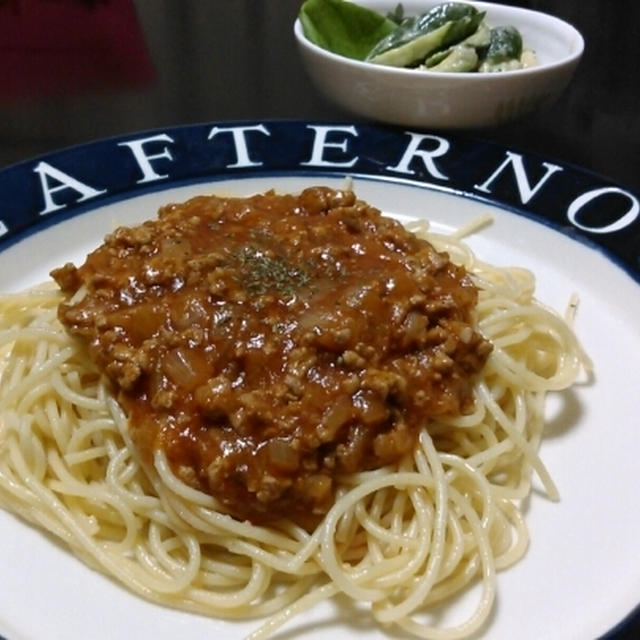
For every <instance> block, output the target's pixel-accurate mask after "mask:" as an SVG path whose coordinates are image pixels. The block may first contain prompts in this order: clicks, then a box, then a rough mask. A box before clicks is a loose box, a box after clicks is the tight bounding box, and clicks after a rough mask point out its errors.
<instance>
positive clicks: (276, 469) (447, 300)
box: [52, 187, 491, 526]
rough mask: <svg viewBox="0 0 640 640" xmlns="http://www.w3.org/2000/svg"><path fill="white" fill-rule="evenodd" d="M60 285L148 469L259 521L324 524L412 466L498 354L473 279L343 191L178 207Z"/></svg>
mask: <svg viewBox="0 0 640 640" xmlns="http://www.w3.org/2000/svg"><path fill="white" fill-rule="evenodd" d="M52 276H53V277H54V279H56V281H57V282H58V284H59V285H60V287H61V289H62V290H63V291H64V293H65V294H67V297H68V299H67V301H66V302H63V303H62V304H61V305H60V309H59V317H60V320H61V321H62V322H63V324H64V325H65V326H66V327H67V329H68V331H69V332H70V333H71V334H72V335H74V336H78V337H79V338H80V339H82V340H84V341H85V342H86V344H87V347H88V352H89V355H90V357H91V358H92V359H93V360H94V361H95V362H96V364H97V365H98V367H100V368H101V369H102V371H103V372H104V373H105V374H106V375H107V376H108V377H109V378H110V379H111V380H112V381H113V383H114V385H115V386H116V388H117V390H118V397H119V400H120V402H121V404H122V405H123V407H124V408H125V410H126V411H127V412H128V415H129V425H130V430H131V433H132V437H133V441H134V442H135V443H136V446H137V447H138V449H139V450H140V453H141V456H142V458H143V460H145V461H147V462H150V461H151V459H152V456H153V453H154V451H155V450H156V449H162V450H163V451H164V453H165V454H166V457H167V459H168V461H169V463H170V465H171V467H172V469H173V471H174V472H175V473H176V475H177V476H178V477H180V478H181V479H182V480H183V481H184V482H186V483H188V484H189V485H191V486H193V487H195V488H197V489H200V490H202V491H204V492H207V493H209V494H211V495H212V496H214V497H215V498H216V499H218V500H219V501H220V502H221V503H222V504H223V505H224V508H225V509H226V510H227V511H228V512H229V513H231V514H232V515H234V516H236V517H238V518H247V519H250V520H252V521H254V522H266V521H269V520H272V519H274V518H279V517H287V518H290V519H293V520H295V521H297V522H299V523H301V524H303V525H305V526H307V525H311V524H312V522H313V521H317V519H318V518H320V517H321V516H322V514H324V513H326V511H327V510H328V509H329V508H330V506H331V505H332V503H333V500H334V495H335V490H336V478H337V477H338V475H339V474H344V473H353V472H357V471H361V470H365V469H374V468H378V467H380V466H382V465H387V464H390V463H394V462H397V461H398V460H399V459H401V458H402V457H403V456H406V455H408V454H410V453H411V451H412V449H413V447H414V445H415V442H416V439H417V436H418V433H419V432H420V430H421V429H423V428H428V424H429V421H430V420H431V419H433V418H436V417H438V416H445V415H446V416H449V415H458V414H461V413H465V412H467V411H469V410H470V408H471V405H472V402H473V398H472V378H473V376H474V375H475V374H477V373H478V372H479V371H480V370H481V368H482V367H483V365H484V362H485V360H486V358H487V356H488V354H489V352H490V350H491V345H490V344H489V343H488V342H487V341H486V340H484V339H483V338H482V336H481V335H480V334H479V333H478V332H477V330H476V329H475V327H474V322H473V315H474V308H475V305H476V302H477V289H476V287H475V286H474V285H473V283H472V282H471V280H470V278H469V275H468V274H467V273H466V272H465V270H464V269H463V268H462V267H459V266H456V265H454V264H453V263H452V262H451V261H450V260H449V258H448V256H447V255H446V254H444V253H439V252H437V251H436V250H435V249H434V248H433V247H432V246H431V245H430V244H429V243H428V242H426V241H424V240H422V239H420V238H418V237H416V236H415V235H414V234H412V233H409V232H408V231H407V230H405V229H404V227H403V226H402V225H401V224H399V223H398V222H396V221H394V220H392V219H390V218H387V217H384V216H382V215H381V213H380V212H379V211H378V210H377V209H375V208H374V207H372V206H370V205H368V204H367V203H365V202H363V201H360V200H358V199H357V198H356V196H355V195H354V193H353V192H351V191H346V190H345V191H340V190H333V189H329V188H326V187H312V188H309V189H306V190H304V191H303V192H302V193H301V194H299V195H297V196H296V195H279V194H276V193H274V192H272V191H269V192H267V193H264V194H259V195H255V196H251V197H248V198H239V197H237V198H234V197H229V198H223V197H217V196H200V197H196V198H193V199H191V200H189V201H187V202H185V203H182V204H171V205H167V206H165V207H163V208H162V209H161V210H160V212H159V215H158V217H157V219H155V220H151V221H148V222H145V223H144V224H142V225H140V226H137V227H131V228H129V227H122V228H119V229H117V230H116V231H115V232H114V233H112V234H111V235H109V236H108V237H107V238H106V240H105V242H104V244H102V245H101V246H100V247H99V248H97V249H96V250H95V251H94V252H93V253H91V254H90V255H89V256H88V257H87V260H86V262H85V263H84V264H83V265H82V266H80V267H75V266H74V265H70V264H67V265H65V266H63V267H61V268H60V269H58V270H55V271H53V272H52ZM81 288H83V289H84V292H83V296H82V297H81V298H80V299H78V300H77V301H74V302H70V301H69V298H70V297H71V296H72V295H74V294H76V293H77V292H78V290H79V289H81Z"/></svg>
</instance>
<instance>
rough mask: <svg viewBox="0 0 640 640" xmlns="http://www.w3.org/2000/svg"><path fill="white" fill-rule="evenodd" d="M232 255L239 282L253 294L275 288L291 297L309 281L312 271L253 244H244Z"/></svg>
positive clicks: (259, 293) (263, 292)
mask: <svg viewBox="0 0 640 640" xmlns="http://www.w3.org/2000/svg"><path fill="white" fill-rule="evenodd" d="M235 258H236V259H237V260H238V261H239V263H240V265H239V267H240V279H241V281H242V284H243V285H244V286H245V288H246V289H247V291H248V292H249V293H251V294H254V295H263V294H265V293H267V292H269V291H276V292H278V293H280V294H282V295H283V296H286V297H291V296H293V295H294V294H295V292H296V291H298V290H299V289H301V288H302V287H304V286H306V285H307V284H309V281H310V280H311V274H310V273H309V272H308V271H306V270H305V269H302V268H300V267H297V266H294V265H292V264H291V263H290V262H289V261H288V260H287V259H286V258H283V257H281V256H273V255H271V252H270V251H266V250H264V249H260V248H258V247H255V246H251V245H249V246H246V247H243V248H242V249H241V250H239V251H238V252H237V253H236V254H235Z"/></svg>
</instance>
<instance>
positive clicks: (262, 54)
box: [0, 0, 640, 638]
mask: <svg viewBox="0 0 640 640" xmlns="http://www.w3.org/2000/svg"><path fill="white" fill-rule="evenodd" d="M74 3H75V5H76V6H71V5H74ZM504 4H514V5H519V6H523V7H528V8H533V9H538V10H541V11H546V12H548V13H551V14H554V15H556V16H558V17H560V18H563V19H565V20H567V21H569V22H571V23H572V24H573V25H574V26H575V27H577V28H578V29H579V30H580V31H581V32H582V34H583V35H584V38H585V42H586V50H585V54H584V57H583V60H582V63H581V65H580V67H579V69H578V71H577V74H576V76H575V78H574V80H573V82H572V83H571V85H570V86H569V88H568V89H567V90H566V91H565V93H564V94H563V95H562V96H561V98H560V99H559V100H558V101H557V102H556V103H555V104H554V105H552V106H551V107H549V108H547V109H546V110H545V111H544V112H540V113H537V114H535V115H532V116H530V117H528V118H526V119H525V120H523V121H519V122H515V123H513V124H509V125H506V126H501V127H499V128H494V129H483V130H476V131H466V132H458V133H455V134H453V135H456V136H463V137H465V138H473V139H480V140H488V141H492V142H496V143H499V144H502V145H505V146H508V147H509V148H511V149H519V150H522V151H529V152H536V153H538V154H541V155H543V156H545V157H546V158H548V159H551V160H552V159H556V160H559V161H561V162H564V163H570V164H574V165H577V166H579V167H582V168H584V169H588V170H590V171H593V172H596V173H598V174H601V175H602V176H604V177H606V178H607V179H609V180H610V181H611V182H613V183H615V184H618V185H620V186H623V187H626V188H627V189H631V190H632V191H636V192H638V191H640V74H638V64H639V62H638V57H637V52H638V44H637V43H638V24H640V3H638V2H636V1H635V0H615V1H613V0H609V1H606V0H581V1H579V0H530V1H520V2H511V3H504ZM299 5H300V0H271V2H267V1H265V0H215V1H214V0H209V1H207V0H138V1H137V2H135V4H132V2H131V0H30V1H29V0H0V53H1V54H2V55H0V169H2V168H4V167H6V166H9V165H11V164H13V163H17V162H20V161H22V160H27V159H30V158H32V157H34V156H37V155H39V154H42V153H46V152H49V151H53V150H57V149H59V148H62V147H67V146H70V145H75V144H81V143H84V142H88V141H91V140H95V139H98V138H104V137H110V136H114V135H120V134H127V133H131V132H134V131H140V130H147V129H154V128H162V127H170V126H174V125H182V124H192V123H199V122H211V121H222V120H265V119H297V120H331V121H336V120H337V121H357V120H358V119H357V118H354V117H353V116H351V115H350V114H348V113H346V112H344V111H342V110H340V109H339V108H337V107H334V106H332V105H331V104H329V103H328V102H327V101H326V100H325V99H324V98H322V97H321V96H320V95H319V94H318V93H317V92H316V90H315V89H314V87H313V86H312V85H311V83H310V81H309V79H308V78H307V76H306V74H305V71H304V69H303V67H302V65H301V62H300V60H299V58H298V56H297V53H296V45H295V42H294V39H293V35H292V24H293V21H294V19H295V16H296V14H297V11H298V8H299ZM52 12H53V13H52ZM43 25H44V26H43ZM638 517H640V516H638ZM612 535H615V532H612ZM638 599H639V601H640V594H638ZM637 618H638V616H636V621H635V623H634V622H632V623H630V624H628V625H626V627H624V628H623V630H622V631H621V632H620V634H619V635H616V636H615V637H616V638H618V637H620V638H622V637H624V638H632V637H633V638H637V637H640V620H638V619H637ZM612 637H613V636H612Z"/></svg>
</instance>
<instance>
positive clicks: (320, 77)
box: [294, 0, 584, 129]
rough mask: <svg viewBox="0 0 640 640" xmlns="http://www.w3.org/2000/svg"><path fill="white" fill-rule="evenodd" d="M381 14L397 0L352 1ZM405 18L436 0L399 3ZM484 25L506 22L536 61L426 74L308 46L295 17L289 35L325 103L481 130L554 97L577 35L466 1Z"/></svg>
mask: <svg viewBox="0 0 640 640" xmlns="http://www.w3.org/2000/svg"><path fill="white" fill-rule="evenodd" d="M356 2H357V4H360V5H362V6H366V7H370V8H371V9H375V10H376V11H379V12H381V13H386V12H387V11H393V9H394V8H395V7H396V5H397V0H356ZM402 4H403V7H404V10H405V15H416V14H418V13H424V12H425V11H427V10H428V9H430V8H431V7H432V6H435V5H436V4H439V2H438V1H437V0H435V1H433V0H404V1H403V3H402ZM470 4H473V5H474V6H475V7H477V8H478V9H479V10H481V11H486V17H485V20H486V21H487V23H488V24H489V25H491V26H499V25H513V26H515V27H516V28H517V29H518V30H519V31H520V33H521V34H522V39H523V42H524V46H525V48H527V49H532V50H533V51H534V52H535V54H536V56H537V58H538V61H539V65H538V66H536V67H531V68H528V69H521V70H517V71H502V72H497V73H434V72H426V71H419V70H415V69H398V68H393V67H387V66H382V65H376V64H371V63H367V62H360V61H357V60H351V59H349V58H345V57H343V56H339V55H336V54H334V53H331V52H329V51H326V50H324V49H322V48H321V47H318V46H317V45H315V44H313V43H311V42H310V41H309V40H307V39H306V37H305V36H304V32H303V29H302V25H301V23H300V20H296V22H295V24H294V34H295V37H296V40H297V43H298V47H299V51H300V54H301V56H302V59H303V62H304V64H305V67H306V69H307V71H308V73H309V75H310V77H311V78H312V80H313V81H314V82H315V84H316V85H317V87H318V88H319V89H320V90H321V91H322V92H323V93H324V94H325V95H326V96H327V97H328V98H329V99H330V100H332V101H333V102H335V103H337V104H339V105H340V106H342V107H344V108H345V109H347V110H348V111H351V112H353V113H355V114H358V115H360V116H364V117H366V118H370V119H372V120H376V121H379V122H386V123H390V124H397V125H405V126H412V127H426V128H458V129H459V128H472V127H486V126H493V125H497V124H501V123H504V122H506V121H508V120H512V119H514V118H516V117H522V116H524V115H526V114H528V113H530V112H532V111H534V110H536V109H538V108H540V107H542V106H546V105H547V104H549V103H551V102H552V101H554V100H555V99H556V98H557V97H558V96H559V94H560V93H561V92H562V90H563V89H564V88H565V87H566V85H567V84H568V83H569V81H570V80H571V77H572V76H573V73H574V71H575V69H576V67H577V65H578V62H579V61H580V58H581V57H582V52H583V50H584V40H583V38H582V36H581V35H580V33H579V32H578V31H577V30H576V29H575V28H574V27H572V26H571V25H570V24H568V23H566V22H564V21H562V20H560V19H558V18H555V17H553V16H550V15H547V14H545V13H540V12H537V11H531V10H529V9H520V8H517V7H510V6H506V5H500V4H494V3H491V2H471V3H470Z"/></svg>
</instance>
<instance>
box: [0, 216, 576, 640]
mask: <svg viewBox="0 0 640 640" xmlns="http://www.w3.org/2000/svg"><path fill="white" fill-rule="evenodd" d="M411 229H412V230H413V231H415V232H417V233H419V234H420V235H423V236H425V237H426V238H427V239H428V241H429V242H431V243H432V244H433V245H434V246H435V247H436V248H437V249H438V250H440V251H446V252H447V253H449V255H450V256H451V259H452V261H453V262H455V263H456V264H461V265H464V267H465V268H466V270H467V271H468V272H469V273H470V274H471V275H472V278H473V280H474V282H475V284H476V285H477V287H478V288H479V300H478V305H477V309H476V314H477V327H478V330H479V331H480V332H481V333H482V335H483V336H484V337H485V338H486V339H487V340H489V341H490V342H491V343H492V344H493V351H492V353H491V354H490V355H489V357H488V360H487V362H486V364H485V367H484V369H483V371H482V374H481V376H480V377H479V378H478V380H477V381H476V383H475V387H474V396H475V404H474V407H473V411H472V412H471V413H468V414H463V415H459V416H455V417H438V418H437V419H434V420H433V421H432V422H431V423H430V424H429V428H428V432H427V430H426V429H424V430H422V432H421V433H420V435H419V437H418V442H417V445H416V447H415V449H414V451H413V453H412V454H410V455H406V456H405V457H403V458H402V459H401V460H400V462H398V463H395V464H392V465H387V466H384V467H382V468H379V469H375V470H371V471H362V472H358V473H354V474H344V475H342V476H341V477H340V478H338V482H337V484H338V489H337V493H336V499H335V502H334V504H333V506H332V507H331V509H330V510H329V511H328V513H327V514H326V515H325V516H324V517H323V518H322V520H321V521H320V523H319V525H318V526H317V527H316V528H315V529H313V530H307V529H305V528H303V527H301V526H299V525H298V524H296V523H295V522H291V521H287V520H285V519H281V520H278V521H275V522H272V523H269V524H265V525H257V524H251V523H250V522H248V521H240V520H237V519H234V518H233V517H231V516H229V515H227V514H226V513H225V512H224V510H223V509H221V508H220V504H219V503H218V502H217V500H216V499H215V498H214V497H212V496H211V495H208V494H206V493H204V492H202V491H200V490H198V489H197V488H194V487H192V486H189V485H188V484H186V483H185V482H183V481H182V480H181V479H180V478H178V477H177V476H176V475H175V474H174V473H173V471H172V469H171V465H170V464H169V462H168V460H167V458H166V456H165V455H164V453H163V452H162V451H161V450H157V451H156V452H155V454H154V458H153V461H152V464H146V463H145V462H144V461H142V460H141V459H140V458H139V456H138V453H137V449H136V447H135V446H134V443H133V442H132V440H131V435H130V432H129V429H128V425H127V417H126V415H125V413H124V412H123V410H122V408H121V407H120V405H119V404H118V402H117V401H116V400H115V398H114V396H113V392H112V389H111V387H110V385H109V384H108V382H106V381H105V379H104V378H103V377H101V376H100V374H99V372H98V370H97V369H96V367H95V366H94V365H93V363H92V362H91V361H90V360H89V359H88V357H87V355H86V352H85V350H84V348H83V346H82V345H81V344H79V343H78V342H76V341H75V340H73V339H72V338H70V337H69V336H68V334H67V333H66V332H65V330H64V329H63V327H62V325H61V324H60V322H59V321H58V318H57V310H58V305H59V304H60V303H61V301H62V299H63V298H62V295H61V293H60V292H59V291H58V289H57V288H55V287H53V286H49V285H47V286H42V287H38V288H36V289H33V290H30V291H27V292H24V293H19V294H6V295H4V296H3V297H2V299H1V301H0V311H1V314H2V315H1V325H0V345H1V346H0V348H1V349H2V352H1V353H2V363H3V368H4V371H3V374H2V376H3V377H2V385H1V390H0V394H1V395H0V504H1V505H2V507H3V508H5V509H7V510H9V511H12V512H14V513H16V514H18V515H19V516H21V517H22V518H24V519H25V520H27V521H28V522H31V523H33V524H34V525H36V526H38V527H41V528H43V529H45V530H47V531H49V532H50V533H52V534H53V535H55V536H56V537H57V538H59V539H60V540H61V541H63V542H64V543H65V544H66V545H68V546H69V547H70V548H71V550H72V551H73V552H74V553H75V554H76V555H77V556H78V557H79V558H81V559H82V560H83V561H84V562H86V563H87V564H89V565H90V566H92V567H93V568H95V569H97V570H99V571H101V572H104V573H106V574H108V575H111V576H113V577H115V578H116V579H117V580H118V581H120V582H121V583H122V584H124V585H125V586H126V587H127V588H128V589H130V590H131V591H133V592H135V593H137V594H138V595H140V596H142V597H143V598H145V599H148V600H150V601H153V602H157V603H159V604H162V605H165V606H169V607H175V608H178V609H181V610H185V611H191V612H195V613H199V614H203V615H206V616H214V617H219V618H227V619H248V618H267V619H266V622H264V623H263V625H262V626H261V627H260V628H259V629H258V630H257V631H256V632H255V633H253V634H252V635H251V636H250V637H251V638H252V640H258V639H260V638H266V637H268V636H269V635H270V634H271V633H273V632H274V631H275V630H276V629H278V628H279V627H280V626H281V625H283V624H285V623H286V622H287V621H289V620H290V619H291V618H293V617H294V616H296V615H299V614H300V613H301V612H302V611H304V610H306V609H308V608H310V607H312V606H314V605H315V604H316V603H318V602H319V601H322V600H325V599H327V598H330V597H332V596H334V595H336V594H340V593H341V594H344V595H346V596H348V597H349V598H352V599H353V600H356V601H361V602H367V603H370V609H371V615H372V617H373V618H374V619H375V620H377V621H378V622H379V623H380V624H381V625H385V626H387V625H394V626H395V627H396V628H401V629H403V630H404V631H405V632H408V633H409V634H412V635H414V636H416V637H420V638H463V637H467V636H469V635H471V634H472V633H474V632H475V631H477V630H478V629H481V628H482V626H483V625H484V624H486V622H487V619H488V616H489V613H490V611H491V609H492V606H493V602H494V599H495V593H496V572H497V571H499V570H502V569H504V568H506V567H508V566H510V565H512V564H513V563H515V562H517V561H518V560H519V559H520V558H522V556H523V555H524V553H525V551H526V548H527V545H528V534H527V529H526V525H525V522H524V518H523V514H522V512H521V511H520V509H519V502H520V501H521V500H522V499H523V498H525V497H526V496H527V495H529V493H530V491H531V486H532V475H533V473H534V472H535V474H536V475H537V476H538V477H539V478H540V480H541V481H542V483H543V484H544V487H545V489H546V492H547V494H548V496H549V497H550V498H551V499H554V500H555V499H557V497H558V492H557V490H556V488H555V486H554V484H553V481H552V480H551V478H550V476H549V474H548V472H547V471H546V469H545V467H544V465H543V464H542V462H541V460H540V458H539V456H538V453H537V451H538V448H539V446H540V442H541V439H542V435H543V430H544V403H545V395H546V394H547V392H549V391H557V390H561V389H565V388H567V387H569V386H570V385H571V384H572V383H573V382H574V381H575V379H576V378H577V376H578V375H579V372H580V370H581V367H582V366H584V365H585V364H586V362H587V361H586V358H585V356H584V354H583V353H582V351H581V348H580V346H579V344H578V342H577V340H576V338H575V336H574V334H573V332H572V330H571V328H570V326H569V324H568V323H567V322H565V320H564V319H563V318H561V317H560V316H559V315H557V314H556V313H554V312H553V311H550V310H549V309H547V308H545V307H543V306H542V305H541V304H540V303H538V302H537V301H536V299H535V298H534V287H535V282H534V277H533V275H532V274H531V273H530V272H528V271H525V270H522V269H514V268H497V267H494V266H491V265H489V264H486V263H483V262H480V261H478V260H477V259H476V258H475V256H474V255H473V254H472V252H471V251H470V250H469V249H468V247H466V246H465V245H464V244H463V242H462V241H461V240H460V239H459V238H456V237H454V236H446V237H445V236H439V235H435V234H432V233H430V232H428V230H427V229H426V228H425V227H424V225H423V224H420V225H417V226H411ZM478 578H479V580H480V583H481V585H482V589H481V595H480V596H479V600H478V602H477V606H476V609H475V611H474V612H473V613H472V614H471V615H470V616H469V617H468V618H467V619H465V620H463V621H461V622H460V623H459V624H456V625H454V626H451V627H449V628H446V629H442V628H438V627H437V626H434V625H431V624H430V619H429V616H428V612H429V610H430V607H433V606H434V605H436V604H438V603H442V602H449V601H455V596H456V594H459V593H460V592H461V591H462V590H463V589H464V588H465V587H466V586H467V585H469V584H471V583H473V582H474V581H476V580H478Z"/></svg>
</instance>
